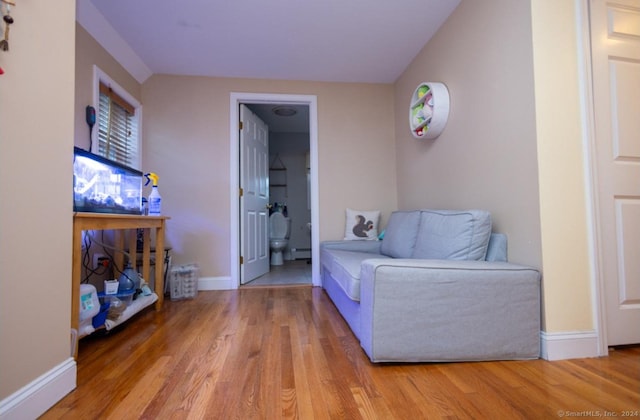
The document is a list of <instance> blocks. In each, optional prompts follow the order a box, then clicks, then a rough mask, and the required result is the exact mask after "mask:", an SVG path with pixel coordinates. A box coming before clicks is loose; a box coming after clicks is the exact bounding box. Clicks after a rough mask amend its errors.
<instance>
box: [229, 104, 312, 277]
mask: <svg viewBox="0 0 640 420" xmlns="http://www.w3.org/2000/svg"><path fill="white" fill-rule="evenodd" d="M240 104H282V105H307V106H309V159H310V161H311V170H310V172H311V191H310V194H311V276H312V283H313V285H314V286H320V265H319V259H320V240H319V238H320V235H319V232H320V223H319V221H320V217H319V214H318V213H319V194H318V185H319V183H318V98H317V96H316V95H295V94H277V93H249V92H231V93H230V95H229V138H230V145H229V167H230V168H229V169H230V176H229V179H230V182H229V184H230V188H229V202H230V211H231V214H230V225H229V227H230V229H229V235H230V246H231V249H230V252H229V254H230V265H229V266H230V268H231V279H230V282H229V285H230V286H231V288H233V289H237V288H239V287H240V200H239V191H240V130H239V129H238V121H239V119H240Z"/></svg>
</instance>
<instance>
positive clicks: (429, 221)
mask: <svg viewBox="0 0 640 420" xmlns="http://www.w3.org/2000/svg"><path fill="white" fill-rule="evenodd" d="M490 236H491V215H490V214H489V212H487V211H484V210H464V211H457V210H422V211H421V212H420V224H419V227H418V234H417V237H416V239H415V246H414V247H413V253H412V254H411V258H425V259H442V260H484V259H485V256H486V254H487V247H488V245H489V238H490ZM385 241H386V234H385ZM383 242H384V241H383Z"/></svg>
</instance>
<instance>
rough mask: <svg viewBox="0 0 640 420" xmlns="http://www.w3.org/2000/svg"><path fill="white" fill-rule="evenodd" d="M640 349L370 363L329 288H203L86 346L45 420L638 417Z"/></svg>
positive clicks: (89, 339) (92, 338) (82, 345)
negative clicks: (588, 355)
mask: <svg viewBox="0 0 640 420" xmlns="http://www.w3.org/2000/svg"><path fill="white" fill-rule="evenodd" d="M639 410H640V348H638V347H630V348H625V349H622V350H615V351H613V352H611V356H610V357H606V358H594V359H579V360H569V361H558V362H547V361H544V360H533V361H505V362H475V363H442V364H438V363H424V364H381V365H378V364H375V365H374V364H372V363H370V362H369V360H368V359H367V357H366V356H365V354H364V352H363V351H362V350H361V348H360V346H359V343H358V341H357V340H356V338H355V337H354V336H353V335H352V333H351V331H350V330H349V328H348V327H347V325H346V324H345V322H344V320H343V319H342V318H341V316H340V315H339V314H338V312H337V311H336V309H335V307H334V306H333V304H332V303H331V301H330V300H329V298H328V297H327V296H326V294H325V293H324V291H323V290H322V289H320V288H312V287H310V286H292V287H278V288H243V289H240V290H236V291H210V292H200V293H199V294H198V296H197V298H196V299H193V300H187V301H177V302H171V301H168V302H165V307H164V309H163V310H162V311H161V312H156V311H155V310H154V309H152V308H149V309H147V310H145V311H144V312H142V313H141V314H139V315H138V316H136V317H135V318H133V319H131V320H130V322H128V323H126V324H124V325H122V326H121V328H120V329H118V330H116V331H112V332H111V333H109V334H108V335H105V336H101V337H100V336H90V337H87V338H85V339H83V340H82V341H81V343H80V347H79V356H78V387H77V389H76V390H74V391H73V392H71V393H70V394H69V395H67V396H66V397H65V398H64V399H63V400H61V401H60V402H59V403H58V404H57V405H56V406H54V407H53V408H51V409H50V410H49V411H48V412H47V413H45V414H44V415H43V416H42V419H91V418H96V419H97V418H100V419H103V418H108V419H110V418H113V419H138V418H143V419H169V418H172V419H183V418H202V419H252V418H255V419H280V418H286V419H289V418H299V419H423V418H424V419H426V418H428V419H438V418H448V419H456V418H461V419H472V418H473V419H480V418H492V419H520V418H522V419H555V418H560V417H575V416H580V417H605V415H606V414H607V412H615V413H616V414H617V417H635V418H638V417H640V413H639Z"/></svg>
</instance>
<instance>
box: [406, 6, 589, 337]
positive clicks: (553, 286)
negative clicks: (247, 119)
mask: <svg viewBox="0 0 640 420" xmlns="http://www.w3.org/2000/svg"><path fill="white" fill-rule="evenodd" d="M574 7H575V4H574V3H573V2H550V1H546V2H545V1H535V2H513V1H510V0H491V1H489V0H487V1H483V2H481V3H480V2H475V1H470V0H463V2H462V3H461V4H460V6H459V7H458V8H457V9H456V10H455V11H454V13H453V14H452V16H451V17H450V18H449V20H448V21H447V22H446V23H445V25H444V26H443V27H442V28H441V29H440V31H439V32H438V33H437V34H436V36H435V37H434V38H433V39H432V41H430V42H429V43H428V44H427V45H426V46H425V48H424V49H423V51H422V52H421V53H420V54H419V55H418V56H417V57H416V59H415V60H414V62H413V63H412V64H411V65H410V66H409V67H408V69H407V70H406V71H405V73H404V74H403V75H402V77H400V79H399V80H398V81H397V82H396V92H395V93H396V95H395V96H396V104H395V108H396V139H397V145H396V150H397V158H398V164H397V166H398V203H399V207H400V208H414V207H481V208H486V209H488V210H490V211H491V212H492V214H493V217H494V230H496V231H499V232H504V233H506V234H507V235H508V237H509V258H510V260H511V261H513V262H518V263H524V264H529V265H532V266H535V267H538V268H540V269H541V271H542V273H543V308H542V311H543V322H544V325H543V328H544V330H545V332H547V333H554V332H573V331H591V330H592V329H593V328H594V324H593V319H592V314H593V307H592V301H591V298H592V297H591V294H590V290H591V283H590V281H591V273H590V270H589V267H590V262H589V258H590V255H589V254H588V243H589V238H588V234H587V221H586V220H587V216H586V207H585V206H586V203H587V200H586V198H585V185H586V183H585V178H584V173H585V172H584V162H583V156H584V152H583V150H582V147H583V145H582V133H581V131H580V108H579V106H580V103H579V91H578V82H577V80H578V76H579V75H578V67H577V66H578V58H577V54H576V51H577V45H576V33H577V29H576V20H575V10H574ZM422 81H442V82H445V83H446V84H447V85H448V86H449V90H450V94H451V113H450V119H449V123H448V125H447V127H446V129H445V131H444V133H443V134H442V135H441V136H440V138H438V139H436V140H434V141H424V140H422V141H420V140H414V139H413V138H412V136H411V134H410V132H409V129H408V127H407V125H408V123H407V120H408V116H407V112H408V111H407V107H408V105H407V104H408V101H409V98H410V97H411V93H412V91H413V89H415V87H416V86H417V85H418V84H419V83H420V82H422Z"/></svg>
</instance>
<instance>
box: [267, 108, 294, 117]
mask: <svg viewBox="0 0 640 420" xmlns="http://www.w3.org/2000/svg"><path fill="white" fill-rule="evenodd" d="M271 111H273V113H274V114H276V115H277V116H279V117H293V116H294V115H296V114H297V113H298V111H296V110H295V109H294V108H291V107H288V106H277V107H275V108H273V109H272V110H271Z"/></svg>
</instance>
